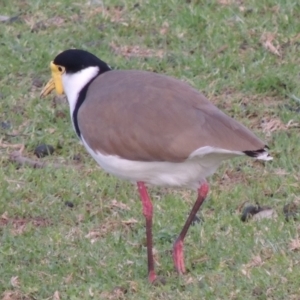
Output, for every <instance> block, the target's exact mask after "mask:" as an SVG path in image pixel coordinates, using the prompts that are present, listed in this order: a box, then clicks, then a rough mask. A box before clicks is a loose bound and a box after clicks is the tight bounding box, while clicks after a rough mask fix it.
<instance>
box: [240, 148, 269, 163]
mask: <svg viewBox="0 0 300 300" xmlns="http://www.w3.org/2000/svg"><path fill="white" fill-rule="evenodd" d="M268 149H269V147H268V146H265V148H263V149H258V150H254V151H243V152H244V153H245V154H246V155H248V156H250V157H254V158H257V159H261V160H272V159H273V157H272V156H271V155H270V154H269V153H268Z"/></svg>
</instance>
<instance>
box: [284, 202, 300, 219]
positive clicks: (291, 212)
mask: <svg viewBox="0 0 300 300" xmlns="http://www.w3.org/2000/svg"><path fill="white" fill-rule="evenodd" d="M283 213H284V215H285V220H286V221H287V222H288V221H289V220H290V219H292V220H294V221H296V220H297V219H298V218H299V216H300V208H299V205H298V203H296V202H290V203H287V204H286V205H285V206H284V207H283Z"/></svg>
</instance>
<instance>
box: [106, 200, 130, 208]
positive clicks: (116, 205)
mask: <svg viewBox="0 0 300 300" xmlns="http://www.w3.org/2000/svg"><path fill="white" fill-rule="evenodd" d="M110 205H111V206H112V207H117V208H120V209H123V210H129V207H128V206H127V205H126V204H125V203H122V202H119V201H117V200H116V199H113V200H112V201H110Z"/></svg>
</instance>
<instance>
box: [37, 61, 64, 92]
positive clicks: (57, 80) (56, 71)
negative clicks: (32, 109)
mask: <svg viewBox="0 0 300 300" xmlns="http://www.w3.org/2000/svg"><path fill="white" fill-rule="evenodd" d="M50 69H51V73H52V78H51V79H50V80H49V81H48V83H47V84H46V86H45V87H44V88H43V90H42V92H41V94H40V97H45V96H47V95H48V94H50V93H51V92H52V91H53V90H54V89H55V90H56V93H57V94H59V95H62V94H63V93H64V88H63V84H62V77H61V76H62V74H63V73H64V71H62V70H63V69H62V67H59V66H57V65H55V64H54V63H53V62H51V63H50Z"/></svg>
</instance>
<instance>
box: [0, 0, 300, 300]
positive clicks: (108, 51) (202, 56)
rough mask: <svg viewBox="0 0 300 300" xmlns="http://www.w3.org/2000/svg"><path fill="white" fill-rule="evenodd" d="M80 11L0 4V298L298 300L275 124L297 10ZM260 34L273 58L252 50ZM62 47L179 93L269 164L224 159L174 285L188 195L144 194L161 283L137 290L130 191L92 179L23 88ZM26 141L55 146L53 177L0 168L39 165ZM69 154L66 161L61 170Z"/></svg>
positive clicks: (56, 117) (137, 211)
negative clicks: (151, 75)
mask: <svg viewBox="0 0 300 300" xmlns="http://www.w3.org/2000/svg"><path fill="white" fill-rule="evenodd" d="M90 2H91V3H92V4H91V5H89V4H88V3H89V2H88V1H86V0H78V1H75V2H74V1H69V0H61V1H45V0H40V1H29V0H23V1H19V0H2V2H1V15H5V16H18V17H17V18H16V19H15V20H14V21H13V22H6V23H4V22H2V23H0V40H1V42H0V53H1V55H0V86H1V90H0V98H1V101H0V122H9V123H10V128H8V129H4V128H1V129H0V130H1V138H2V142H1V147H0V151H1V157H0V162H1V171H0V181H1V189H0V215H2V217H1V218H0V232H1V237H0V252H1V253H0V294H2V299H6V300H7V299H39V300H40V299H52V297H53V299H58V295H59V296H60V299H72V300H75V299H299V297H300V289H299V276H300V271H299V270H300V269H299V252H297V251H292V250H291V242H292V240H297V239H298V240H299V238H298V236H299V229H300V227H299V223H298V222H297V221H290V222H286V221H285V218H284V215H283V213H282V209H283V206H284V204H286V203H288V202H291V201H297V200H298V199H299V196H298V194H299V161H300V154H299V151H298V149H299V148H300V135H299V128H293V127H290V128H286V127H285V126H284V125H286V124H287V123H288V122H289V121H290V120H293V121H294V122H295V123H299V122H300V117H299V107H300V104H299V102H297V101H295V100H292V95H294V96H296V97H297V98H300V88H299V84H298V82H299V62H300V58H299V42H300V37H299V32H300V23H299V14H300V4H299V3H298V1H283V0H279V1H276V6H275V4H274V1H272V0H263V1H258V0H249V1H234V0H232V1H204V0H202V1H200V0H194V1H193V0H191V1H183V0H181V1H180V0H172V1H159V0H153V1H142V0H140V1H138V0H127V1H115V0H104V1H103V5H101V3H102V2H101V1H96V0H94V1H90ZM242 2H243V4H241V3H242ZM222 3H225V4H222ZM226 3H227V4H226ZM267 33H272V34H274V37H275V39H274V40H273V41H272V43H273V44H274V46H278V51H279V53H280V56H278V55H275V54H273V53H272V52H271V51H269V50H267V49H266V48H265V47H264V46H263V38H262V36H263V37H264V36H265V35H266V34H267ZM136 46H139V48H134V47H136ZM71 47H76V48H82V49H86V50H88V51H90V52H92V53H94V54H96V55H97V56H99V57H100V58H102V59H103V60H104V61H106V62H107V63H109V64H110V65H111V66H113V67H115V68H120V69H142V70H151V71H155V72H160V73H164V74H168V75H171V76H174V77H177V78H179V79H181V80H184V81H187V82H189V83H190V84H191V85H193V86H194V87H196V88H197V89H199V90H201V91H202V92H204V94H205V95H207V97H208V98H209V99H210V100H211V101H213V102H214V103H215V104H216V105H217V106H218V107H220V108H221V109H223V110H224V111H225V112H226V113H227V114H229V115H232V116H234V117H235V118H236V119H238V120H239V121H241V122H243V123H244V124H245V125H247V126H248V127H250V128H251V129H252V130H253V131H254V132H256V133H257V134H258V135H259V136H261V137H262V138H264V139H265V140H266V141H267V142H268V144H269V146H270V148H271V153H272V155H273V156H274V161H273V162H271V163H266V164H265V165H263V164H260V163H257V162H254V161H252V160H251V159H237V160H232V161H228V162H225V163H224V164H223V165H222V167H221V168H220V169H219V170H218V172H217V173H216V174H215V175H214V176H213V177H212V178H211V179H210V186H211V190H210V195H209V199H208V201H207V202H206V203H205V204H204V206H203V208H202V211H201V214H202V216H203V218H204V220H205V221H204V222H203V223H201V224H197V225H196V226H194V227H192V228H191V229H190V231H189V234H188V236H187V239H186V244H185V256H186V265H187V268H188V272H187V274H186V275H184V276H178V275H177V274H176V272H175V271H174V269H173V264H172V259H171V255H170V250H171V248H172V242H173V240H174V238H175V237H176V235H177V234H178V233H179V232H180V230H181V227H182V226H183V223H184V221H185V218H186V216H187V214H188V212H189V210H190V208H191V206H192V204H193V201H194V199H195V196H196V195H195V194H194V193H193V192H190V191H186V190H182V191H176V190H171V189H170V190H169V189H158V188H153V189H152V190H151V195H152V198H153V199H154V209H155V217H154V230H153V231H154V243H155V251H156V259H157V262H158V264H157V271H158V273H159V275H162V276H164V277H165V279H166V281H167V283H166V285H165V286H155V287H153V286H150V285H149V284H148V283H147V280H146V277H147V270H146V266H147V262H146V248H145V228H144V219H143V216H142V214H141V204H140V201H139V197H138V195H137V193H136V190H135V187H133V186H132V185H131V184H129V183H127V182H122V181H119V180H117V179H116V178H113V177H111V176H108V175H107V174H105V173H104V172H102V171H101V170H100V169H99V168H98V167H97V165H96V163H95V162H94V161H93V160H92V158H91V157H90V156H89V155H88V154H87V153H86V151H85V150H84V148H83V146H82V145H80V143H79V142H78V140H77V138H76V136H75V133H74V132H73V129H72V126H71V122H70V120H69V110H68V107H67V104H66V102H64V101H61V99H58V98H57V97H55V96H54V95H53V96H50V97H47V98H46V99H40V98H39V93H40V91H41V86H39V85H38V84H36V82H37V79H39V80H41V82H42V83H45V82H46V81H47V80H48V78H49V76H50V71H49V68H48V65H49V62H50V61H51V60H52V59H53V58H54V57H55V55H56V54H58V53H59V52H60V51H62V50H64V49H67V48H71ZM125 50H126V51H125ZM146 54H147V55H146ZM145 56H147V57H145ZM35 85H38V87H36V86H35ZM272 122H273V123H272ZM272 124H273V125H272ZM271 125H272V126H271ZM1 126H2V125H1ZM2 127H3V126H2ZM40 143H47V144H51V145H53V146H54V147H55V153H54V155H53V156H51V157H47V158H43V159H40V161H47V162H61V167H60V168H54V167H51V165H49V166H48V167H46V168H43V169H33V168H31V167H19V166H18V165H17V164H16V163H14V162H11V161H10V160H9V155H10V153H11V152H12V151H14V150H16V149H15V148H12V145H16V144H23V145H24V146H25V150H24V151H23V155H24V156H26V157H29V158H32V159H37V158H35V157H34V154H33V151H34V148H35V147H36V146H37V145H38V144H40ZM4 145H8V146H9V147H5V146H4ZM78 154H80V157H81V161H80V162H76V161H74V159H73V157H74V155H78ZM67 165H68V166H67ZM66 201H69V202H72V203H73V204H74V207H73V208H70V207H69V206H67V205H66V204H65V202H66ZM114 201H117V202H114ZM243 202H247V203H252V204H254V203H256V202H259V203H260V204H261V205H269V206H271V207H272V208H274V209H275V210H276V212H277V214H278V217H277V218H276V219H264V220H262V221H260V222H254V221H252V222H249V223H242V222H241V221H240V216H241V212H240V209H239V207H240V206H241V204H242V203H243ZM116 203H117V206H118V203H124V204H125V205H126V206H125V207H122V206H120V207H117V206H116V205H115V204H116ZM126 222H129V225H128V223H126ZM296 248H297V247H296ZM295 250H297V249H295ZM298 250H300V247H298ZM54 295H55V296H54ZM55 297H56V298H55Z"/></svg>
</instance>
